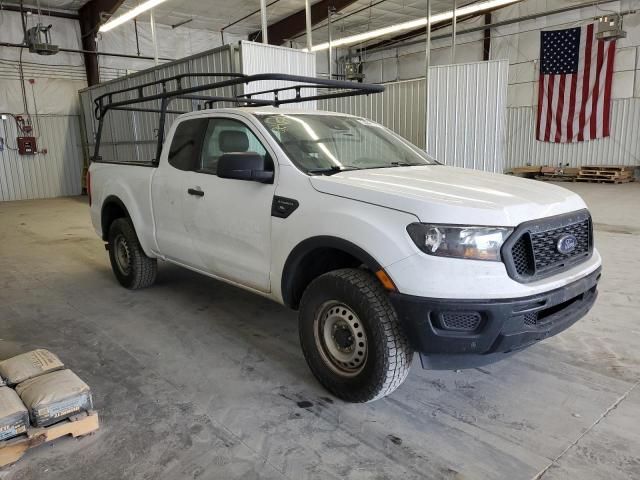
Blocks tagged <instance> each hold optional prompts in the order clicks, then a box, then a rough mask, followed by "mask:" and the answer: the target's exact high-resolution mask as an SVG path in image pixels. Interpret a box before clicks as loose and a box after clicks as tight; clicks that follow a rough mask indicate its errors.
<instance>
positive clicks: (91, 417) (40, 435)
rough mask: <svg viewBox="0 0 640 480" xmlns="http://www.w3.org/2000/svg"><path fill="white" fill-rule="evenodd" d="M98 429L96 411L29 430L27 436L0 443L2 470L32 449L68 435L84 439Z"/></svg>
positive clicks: (0, 464)
mask: <svg viewBox="0 0 640 480" xmlns="http://www.w3.org/2000/svg"><path fill="white" fill-rule="evenodd" d="M98 428H100V422H99V421H98V412H96V411H94V410H91V411H90V412H82V413H80V414H78V415H74V416H72V417H70V418H68V419H67V420H64V421H62V422H60V423H57V424H55V425H51V426H50V427H33V428H28V429H27V432H26V433H25V434H22V435H20V436H18V437H15V438H12V439H10V440H5V441H2V442H0V468H2V467H5V466H7V465H11V464H13V463H15V462H17V461H18V460H20V458H21V457H22V456H23V455H24V454H25V452H26V451H27V450H29V449H30V448H33V447H37V446H38V445H42V444H43V443H47V442H51V441H53V440H55V439H57V438H60V437H64V436H67V435H71V436H72V437H82V436H84V435H88V434H89V433H92V432H95V431H96V430H98Z"/></svg>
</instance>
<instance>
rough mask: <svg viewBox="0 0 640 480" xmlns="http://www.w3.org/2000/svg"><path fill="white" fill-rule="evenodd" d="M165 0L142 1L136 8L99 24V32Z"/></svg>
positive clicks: (131, 18) (117, 25) (105, 30)
mask: <svg viewBox="0 0 640 480" xmlns="http://www.w3.org/2000/svg"><path fill="white" fill-rule="evenodd" d="M166 1H167V0H147V1H146V2H142V3H141V4H140V5H138V6H137V7H136V8H133V9H131V10H129V11H128V12H127V13H123V14H122V15H119V16H117V17H115V18H110V19H109V21H108V22H107V23H105V24H104V25H101V26H100V29H99V30H98V31H99V32H102V33H104V32H108V31H109V30H111V29H112V28H116V27H119V26H120V25H122V24H123V23H126V22H128V21H129V20H133V19H134V18H135V17H137V16H138V15H140V14H141V13H144V12H146V11H147V10H151V9H152V8H153V7H156V6H158V5H160V4H161V3H163V2H166Z"/></svg>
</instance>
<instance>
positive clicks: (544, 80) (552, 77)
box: [536, 24, 616, 143]
mask: <svg viewBox="0 0 640 480" xmlns="http://www.w3.org/2000/svg"><path fill="white" fill-rule="evenodd" d="M594 27H595V24H589V25H585V26H582V27H576V28H568V29H566V30H553V31H547V32H541V39H540V80H539V82H538V83H539V84H538V121H537V124H536V138H537V139H538V140H540V141H543V142H554V143H571V142H582V141H585V140H593V139H594V138H603V137H608V136H609V125H610V113H611V82H612V77H613V60H614V57H615V53H616V42H615V40H609V41H604V40H598V39H597V38H596V36H595V28H594Z"/></svg>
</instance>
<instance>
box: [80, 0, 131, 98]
mask: <svg viewBox="0 0 640 480" xmlns="http://www.w3.org/2000/svg"><path fill="white" fill-rule="evenodd" d="M123 2H124V0H90V1H89V2H87V3H85V4H84V5H83V6H82V7H80V10H78V17H79V18H78V20H79V22H80V34H81V37H82V49H83V50H85V51H87V53H84V67H85V70H86V72H87V83H88V84H89V86H92V85H96V84H97V83H100V71H99V69H98V55H97V54H95V53H93V52H95V51H96V50H97V45H96V34H97V33H98V27H100V22H101V21H102V15H103V14H107V15H113V14H114V13H115V12H116V10H118V8H119V7H120V5H122V3H123Z"/></svg>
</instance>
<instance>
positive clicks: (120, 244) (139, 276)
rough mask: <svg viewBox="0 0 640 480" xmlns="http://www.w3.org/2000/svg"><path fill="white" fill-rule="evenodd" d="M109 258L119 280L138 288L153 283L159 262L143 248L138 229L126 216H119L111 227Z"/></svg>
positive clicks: (121, 283) (134, 288)
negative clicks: (150, 256)
mask: <svg viewBox="0 0 640 480" xmlns="http://www.w3.org/2000/svg"><path fill="white" fill-rule="evenodd" d="M109 260H111V268H112V270H113V273H114V274H115V276H116V278H117V279H118V282H120V285H122V286H123V287H125V288H128V289H131V290H136V289H138V288H145V287H149V286H151V285H153V283H154V282H155V281H156V275H157V272H158V262H157V260H156V259H155V258H149V257H147V255H146V254H145V253H144V250H142V247H141V246H140V242H139V241H138V236H137V235H136V231H135V229H134V228H133V225H131V222H130V221H129V220H128V219H126V218H118V219H116V220H114V222H113V223H112V224H111V226H110V227H109Z"/></svg>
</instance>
